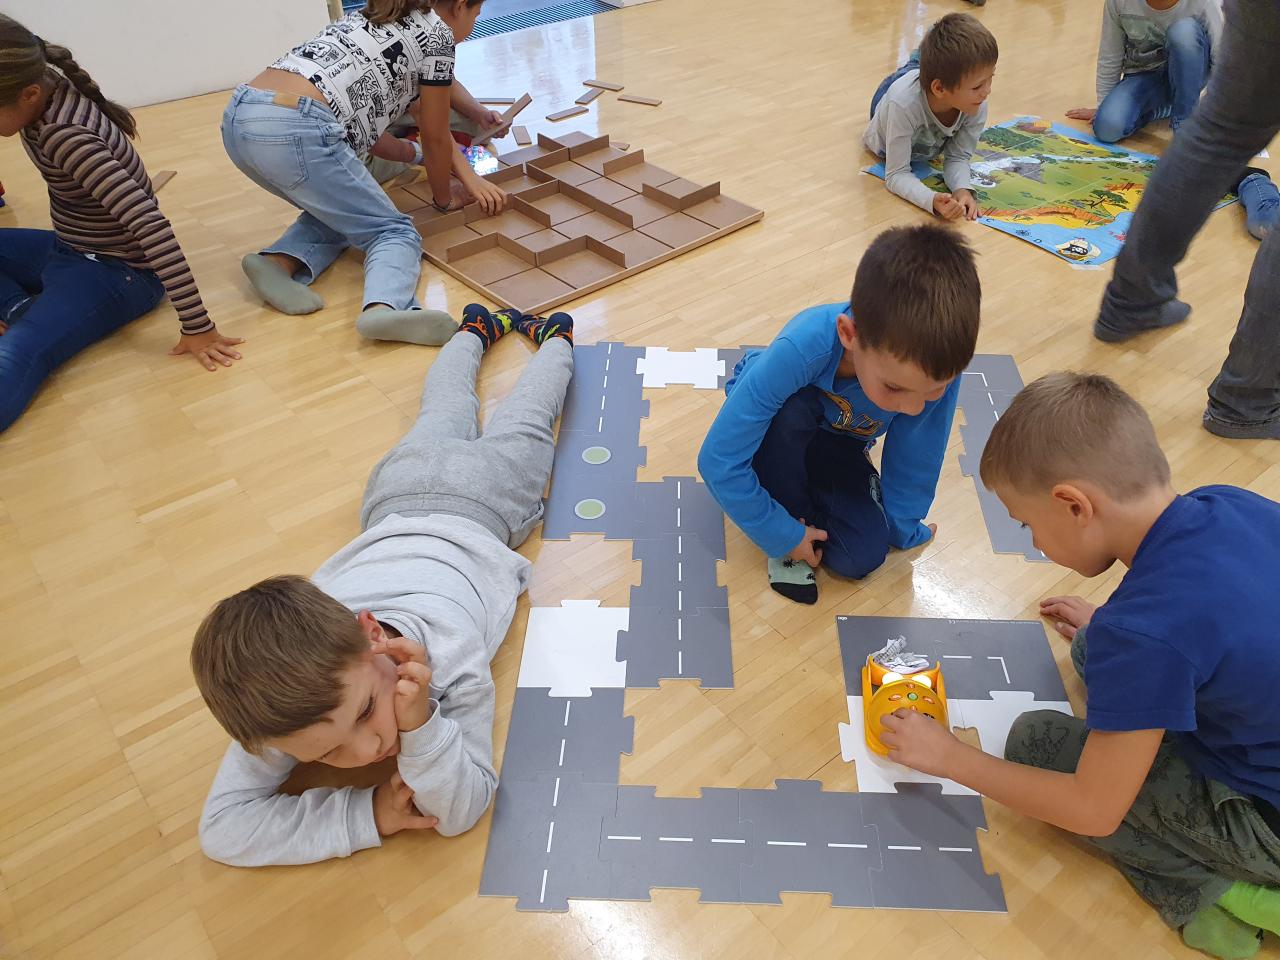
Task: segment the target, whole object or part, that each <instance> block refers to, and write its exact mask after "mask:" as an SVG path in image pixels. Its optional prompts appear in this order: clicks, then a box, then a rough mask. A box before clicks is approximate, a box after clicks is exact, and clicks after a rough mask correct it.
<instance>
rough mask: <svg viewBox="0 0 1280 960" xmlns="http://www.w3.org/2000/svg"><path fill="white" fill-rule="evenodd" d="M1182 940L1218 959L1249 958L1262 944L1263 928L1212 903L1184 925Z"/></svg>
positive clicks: (1243, 959) (1241, 959)
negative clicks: (1250, 923) (1242, 920)
mask: <svg viewBox="0 0 1280 960" xmlns="http://www.w3.org/2000/svg"><path fill="white" fill-rule="evenodd" d="M1182 942H1183V943H1185V944H1186V945H1187V946H1188V947H1191V948H1192V949H1193V950H1203V951H1204V952H1205V953H1207V954H1209V955H1210V956H1213V957H1218V958H1219V960H1249V957H1252V956H1253V955H1254V954H1256V953H1257V952H1258V950H1259V949H1261V947H1262V931H1261V930H1259V929H1258V928H1257V927H1254V926H1250V925H1249V924H1247V923H1242V922H1241V921H1239V920H1237V919H1236V918H1235V917H1233V916H1232V915H1231V914H1229V913H1227V911H1225V910H1223V909H1222V908H1221V907H1220V906H1218V905H1217V904H1213V905H1211V906H1208V907H1205V908H1203V909H1202V910H1201V911H1200V912H1199V913H1197V914H1196V915H1195V916H1194V917H1192V918H1191V921H1190V922H1189V923H1187V925H1186V926H1184V927H1183V928H1182Z"/></svg>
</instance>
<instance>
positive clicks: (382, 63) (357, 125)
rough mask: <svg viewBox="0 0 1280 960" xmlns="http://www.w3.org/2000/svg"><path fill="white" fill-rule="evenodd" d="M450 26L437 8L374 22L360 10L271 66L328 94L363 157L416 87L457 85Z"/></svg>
mask: <svg viewBox="0 0 1280 960" xmlns="http://www.w3.org/2000/svg"><path fill="white" fill-rule="evenodd" d="M454 57H455V55H454V41H453V31H452V30H450V29H449V25H448V24H447V23H445V22H444V21H443V20H441V19H440V17H439V16H437V15H436V14H435V13H431V12H425V13H424V12H421V11H415V12H414V13H411V14H410V15H409V16H407V17H405V18H404V19H402V20H396V21H394V22H392V23H382V24H378V23H370V22H369V21H368V19H367V18H366V17H365V15H364V14H363V13H361V12H359V11H356V12H353V13H349V14H347V15H346V16H345V17H343V18H342V19H341V20H338V21H336V22H335V23H331V24H329V25H328V26H327V27H325V28H324V29H323V30H321V31H320V33H319V34H318V35H317V36H316V37H315V38H314V39H312V40H309V41H308V42H306V43H304V44H302V45H301V46H298V47H294V48H293V49H292V50H291V51H289V52H288V53H287V54H285V55H284V56H283V57H281V58H280V59H279V60H277V61H276V62H275V63H273V64H272V65H271V66H272V67H274V68H275V69H277V70H288V71H289V72H290V73H296V74H298V75H299V76H302V77H305V78H306V79H307V80H309V81H311V83H313V84H315V86H316V88H317V89H318V90H319V91H320V92H321V93H323V94H324V97H325V99H326V100H328V101H329V108H330V109H331V110H333V113H334V116H336V117H337V118H338V121H339V122H340V123H341V124H342V125H343V126H344V127H346V128H347V143H349V144H350V145H351V149H352V150H354V151H355V152H356V153H357V154H359V155H360V156H365V155H367V154H368V152H369V148H370V147H372V146H373V144H374V143H375V142H376V141H377V139H378V138H379V137H380V136H382V134H383V132H384V131H385V130H386V129H387V127H388V126H389V125H390V124H391V123H392V121H394V120H395V119H396V118H398V117H399V116H400V115H401V114H403V113H404V112H405V110H406V109H408V107H409V105H410V104H411V103H413V101H415V100H416V99H418V87H419V86H428V87H447V86H449V85H450V84H452V83H453V65H454Z"/></svg>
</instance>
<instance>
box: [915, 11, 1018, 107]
mask: <svg viewBox="0 0 1280 960" xmlns="http://www.w3.org/2000/svg"><path fill="white" fill-rule="evenodd" d="M999 59H1000V46H999V44H997V43H996V38H995V37H994V36H993V35H992V33H991V31H990V30H988V29H987V28H986V27H984V26H983V25H982V23H981V22H980V21H979V20H978V19H977V18H976V17H973V16H970V15H969V14H967V13H948V14H947V15H946V16H945V17H943V18H942V19H941V20H939V21H938V22H937V23H935V24H934V25H933V26H932V27H930V28H929V32H928V33H926V34H925V35H924V39H923V40H922V41H920V86H922V87H924V88H925V89H926V90H928V89H929V88H930V87H931V86H932V85H933V81H934V80H937V81H938V82H939V83H941V84H942V87H943V89H944V90H954V89H955V88H956V87H958V86H960V81H962V80H963V79H964V78H965V77H966V76H968V75H969V74H971V73H973V72H974V71H975V70H981V69H982V68H983V67H989V66H991V65H993V64H994V63H995V62H996V61H997V60H999Z"/></svg>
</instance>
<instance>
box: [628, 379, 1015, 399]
mask: <svg viewBox="0 0 1280 960" xmlns="http://www.w3.org/2000/svg"><path fill="white" fill-rule="evenodd" d="M604 388H605V389H606V390H608V389H609V375H608V374H607V373H606V374H605V375H604ZM987 396H988V397H989V396H991V394H989V393H988V394H987ZM992 402H993V403H994V402H995V401H992Z"/></svg>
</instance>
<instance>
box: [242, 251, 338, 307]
mask: <svg viewBox="0 0 1280 960" xmlns="http://www.w3.org/2000/svg"><path fill="white" fill-rule="evenodd" d="M240 266H241V268H242V269H243V270H244V274H245V276H246V277H248V278H249V282H250V283H252V284H253V289H255V290H257V291H258V295H259V296H260V297H262V299H263V300H265V301H267V303H269V304H271V306H273V307H275V308H276V309H277V310H279V311H280V312H281V313H287V314H289V315H290V316H299V315H301V314H304V313H315V312H316V311H317V310H319V309H321V308H322V307H324V300H323V299H321V297H320V294H318V293H316V292H315V291H314V290H312V289H311V288H310V287H307V286H304V285H303V284H301V283H299V282H298V281H297V280H295V279H293V277H290V276H288V275H287V274H286V273H285V272H284V271H283V270H281V269H280V268H279V267H277V266H276V265H275V264H274V263H272V262H271V261H270V260H268V259H267V258H266V257H264V256H262V254H260V253H251V254H249V255H248V256H247V257H245V258H244V259H243V260H241V261H240Z"/></svg>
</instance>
